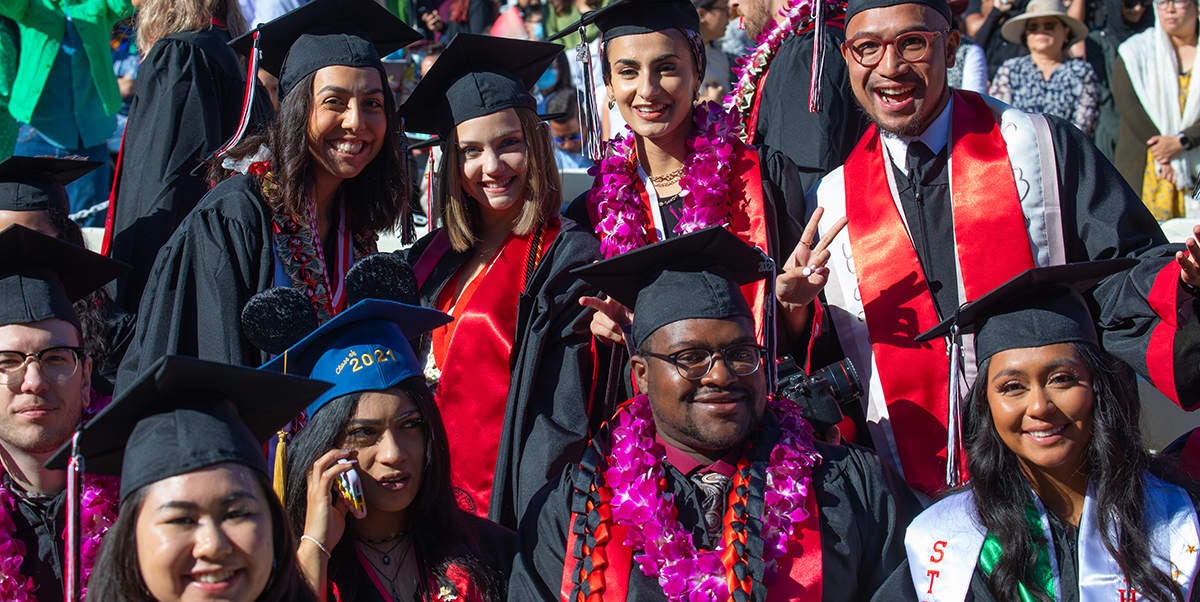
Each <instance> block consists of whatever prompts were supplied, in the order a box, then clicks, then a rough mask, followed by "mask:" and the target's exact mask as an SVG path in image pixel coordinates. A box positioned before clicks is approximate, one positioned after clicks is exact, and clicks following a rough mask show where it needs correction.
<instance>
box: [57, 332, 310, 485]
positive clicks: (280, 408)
mask: <svg viewBox="0 0 1200 602" xmlns="http://www.w3.org/2000/svg"><path fill="white" fill-rule="evenodd" d="M329 386H330V385H329V383H324V382H320V381H315V380H309V379H307V378H301V377H298V376H288V375H285V374H274V373H272V372H264V371H261V370H255V369H253V368H246V367H243V366H231V365H228V364H219V363H216V362H209V361H204V360H199V359H196V358H191V357H183V356H174V355H169V356H166V357H163V358H161V359H159V360H158V361H157V362H155V363H154V364H153V365H152V366H150V368H149V369H148V370H146V372H144V373H143V374H142V375H141V376H140V377H138V379H137V380H136V381H135V382H134V383H133V384H132V385H130V387H129V388H127V389H126V390H125V391H124V392H122V393H121V394H120V395H118V396H117V397H116V398H115V399H113V401H112V403H110V404H109V405H108V407H106V408H104V409H103V410H101V411H100V413H99V414H97V415H96V416H95V417H94V418H92V419H91V420H90V421H89V422H88V423H87V424H86V425H84V426H83V427H82V428H81V430H80V432H79V434H78V435H77V437H76V439H77V453H79V454H80V455H82V456H83V457H84V458H85V459H86V462H87V472H89V473H95V474H101V475H117V474H120V475H121V501H122V502H123V501H125V499H126V498H127V497H128V496H129V494H130V493H133V492H134V491H137V490H138V489H140V488H141V487H143V486H145V485H149V484H150V483H153V482H155V481H159V480H162V479H165V478H168V477H172V476H175V475H180V474H184V473H186V472H191V471H193V470H197V469H200V468H204V467H206V466H212V465H213V464H220V463H222V462H234V463H237V464H242V465H245V466H249V467H250V468H253V469H255V470H258V471H259V472H261V473H262V474H264V475H269V473H268V472H267V467H266V458H265V457H264V456H263V451H262V443H264V442H266V441H267V439H269V438H270V437H271V435H273V434H274V433H275V431H276V430H278V429H279V428H280V427H282V426H283V425H285V424H287V423H288V421H290V420H291V419H292V418H293V417H294V416H295V415H296V414H298V413H299V412H300V410H301V409H303V408H304V406H306V405H308V403H309V402H311V401H312V400H313V399H315V398H316V397H317V396H318V395H320V394H321V393H322V392H324V391H325V390H326V389H328V388H329ZM71 455H72V444H71V443H68V444H66V445H64V446H63V447H62V448H60V449H59V450H58V451H57V452H56V453H55V454H54V456H52V457H51V458H50V459H49V460H48V461H47V462H46V468H49V469H51V470H60V469H64V468H66V467H67V462H68V460H69V458H70V456H71Z"/></svg>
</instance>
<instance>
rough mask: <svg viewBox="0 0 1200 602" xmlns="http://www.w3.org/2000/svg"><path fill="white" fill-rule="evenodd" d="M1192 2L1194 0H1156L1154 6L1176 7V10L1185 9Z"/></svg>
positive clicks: (1161, 7) (1162, 7) (1160, 7)
mask: <svg viewBox="0 0 1200 602" xmlns="http://www.w3.org/2000/svg"><path fill="white" fill-rule="evenodd" d="M1192 2H1193V0H1154V6H1156V7H1158V8H1159V9H1160V10H1161V9H1164V8H1166V7H1168V6H1172V7H1174V8H1175V10H1183V9H1185V8H1187V5H1189V4H1191V3H1192Z"/></svg>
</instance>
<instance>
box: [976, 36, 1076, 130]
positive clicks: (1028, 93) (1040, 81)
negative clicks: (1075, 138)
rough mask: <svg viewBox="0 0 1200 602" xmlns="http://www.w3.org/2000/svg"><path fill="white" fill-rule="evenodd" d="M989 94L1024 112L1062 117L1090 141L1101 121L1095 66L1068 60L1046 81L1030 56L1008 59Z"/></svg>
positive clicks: (1001, 67)
mask: <svg viewBox="0 0 1200 602" xmlns="http://www.w3.org/2000/svg"><path fill="white" fill-rule="evenodd" d="M988 94H990V95H991V96H993V97H995V98H996V99H998V100H1001V101H1003V102H1006V103H1008V104H1010V105H1012V106H1014V107H1016V108H1018V109H1021V110H1022V111H1028V112H1030V113H1045V114H1047V115H1055V116H1058V117H1062V118H1063V119H1066V120H1067V121H1070V122H1071V123H1073V124H1075V127H1077V128H1079V129H1080V131H1082V132H1083V133H1084V134H1087V135H1088V137H1089V138H1090V137H1091V136H1092V133H1093V132H1095V131H1096V121H1097V120H1099V118H1100V80H1099V79H1097V78H1096V72H1095V71H1094V70H1092V65H1091V64H1090V63H1088V62H1087V61H1084V60H1081V59H1069V60H1067V61H1066V62H1064V63H1062V64H1061V65H1059V66H1058V67H1055V69H1054V72H1053V73H1051V74H1050V79H1049V80H1047V79H1046V78H1045V77H1043V76H1042V70H1041V69H1038V67H1037V65H1035V64H1034V63H1033V57H1031V56H1029V55H1025V56H1019V57H1017V58H1012V59H1008V60H1007V61H1004V64H1003V65H1000V70H999V71H997V72H996V77H995V79H993V80H992V86H991V88H989V89H988Z"/></svg>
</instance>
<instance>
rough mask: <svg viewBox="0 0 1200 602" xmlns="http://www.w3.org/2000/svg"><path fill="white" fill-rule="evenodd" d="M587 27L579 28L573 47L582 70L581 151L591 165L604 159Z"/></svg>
mask: <svg viewBox="0 0 1200 602" xmlns="http://www.w3.org/2000/svg"><path fill="white" fill-rule="evenodd" d="M586 30H587V26H586V25H582V24H581V25H580V26H579V45H578V46H576V47H575V59H576V60H577V61H579V64H580V66H581V68H582V69H583V88H582V89H581V90H579V129H580V130H581V131H580V133H581V134H582V135H583V150H584V152H585V153H587V156H588V158H589V159H591V160H592V162H593V163H600V162H601V161H602V160H603V159H604V154H603V153H604V143H603V141H602V140H601V139H600V138H601V136H603V135H604V130H603V129H602V128H601V127H600V113H599V111H598V110H597V109H596V78H595V77H594V76H593V75H592V51H591V49H590V48H589V47H588V42H587V34H586Z"/></svg>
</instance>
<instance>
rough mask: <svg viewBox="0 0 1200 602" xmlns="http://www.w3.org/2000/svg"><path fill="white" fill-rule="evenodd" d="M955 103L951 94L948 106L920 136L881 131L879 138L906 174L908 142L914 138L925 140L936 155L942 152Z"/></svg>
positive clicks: (893, 162) (893, 161)
mask: <svg viewBox="0 0 1200 602" xmlns="http://www.w3.org/2000/svg"><path fill="white" fill-rule="evenodd" d="M953 105H954V97H953V96H951V97H950V101H949V102H947V103H946V106H944V107H942V112H941V113H938V116H937V117H936V118H934V120H933V123H931V124H929V127H927V128H925V131H924V132H921V135H920V136H907V137H900V136H893V135H892V134H889V133H887V132H884V131H880V132H879V138H880V139H881V140H883V144H884V146H887V149H888V154H889V155H891V156H892V164H893V165H895V166H896V167H898V168H900V171H901V172H903V173H904V175H908V166H906V165H905V160H904V159H905V156H906V155H908V144H909V143H910V142H912V141H913V140H920V141H921V142H924V143H925V146H928V147H929V150H931V151H933V153H934V154H935V155H936V154H937V153H940V152H942V147H944V146H946V140H947V138H949V136H950V107H952V106H953Z"/></svg>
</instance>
